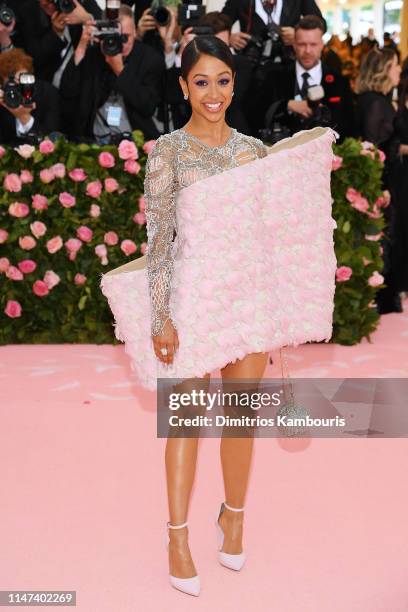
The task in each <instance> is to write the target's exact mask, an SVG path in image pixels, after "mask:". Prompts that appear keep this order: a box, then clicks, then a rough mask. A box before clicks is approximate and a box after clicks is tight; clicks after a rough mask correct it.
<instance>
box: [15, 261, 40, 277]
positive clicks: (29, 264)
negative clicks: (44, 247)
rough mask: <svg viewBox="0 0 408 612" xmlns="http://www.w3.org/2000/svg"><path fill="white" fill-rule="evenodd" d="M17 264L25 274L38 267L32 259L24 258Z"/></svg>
mask: <svg viewBox="0 0 408 612" xmlns="http://www.w3.org/2000/svg"><path fill="white" fill-rule="evenodd" d="M17 265H18V267H19V270H21V272H23V274H31V272H34V270H35V269H36V267H37V264H36V263H35V261H33V260H32V259H23V261H20V262H19V263H18V264H17Z"/></svg>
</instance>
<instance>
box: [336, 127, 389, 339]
mask: <svg viewBox="0 0 408 612" xmlns="http://www.w3.org/2000/svg"><path fill="white" fill-rule="evenodd" d="M366 147H368V145H364V146H363V145H362V143H361V142H359V141H357V140H355V139H352V138H347V139H346V140H345V141H344V142H343V143H342V144H341V145H335V146H334V152H335V154H336V155H337V156H339V157H340V158H342V162H341V166H340V168H339V169H337V170H335V171H333V172H332V181H331V189H332V196H333V217H334V219H335V220H336V222H337V228H336V229H335V231H334V242H335V251H336V258H337V266H338V268H340V267H341V266H346V267H348V268H351V270H352V275H351V277H350V278H349V280H347V281H342V282H341V281H337V283H336V294H335V309H334V320H333V336H332V342H336V343H338V344H346V345H353V344H357V343H359V342H360V341H361V340H362V338H367V339H368V340H369V341H371V340H370V334H371V333H372V332H373V331H374V330H375V329H376V327H377V325H378V321H379V315H378V313H377V310H376V308H375V305H374V303H373V299H374V296H375V294H376V292H377V291H378V288H379V287H383V286H384V284H381V285H379V287H372V286H370V284H369V283H368V279H369V278H370V277H371V276H372V274H373V273H374V272H379V273H380V272H381V271H382V269H383V259H382V255H381V250H382V249H381V246H380V241H379V240H368V239H367V238H366V236H370V235H371V236H376V237H378V235H379V234H380V233H381V231H382V229H383V228H384V225H385V222H384V217H383V213H382V208H381V205H382V200H381V198H382V195H383V192H382V190H381V175H382V171H383V164H382V162H381V161H380V159H379V153H378V151H377V150H376V149H375V148H374V147H369V148H366ZM339 161H340V160H339ZM350 188H351V189H354V190H355V191H356V192H358V194H357V195H356V194H355V192H353V191H351V192H350V191H349V189H350ZM347 195H348V196H349V199H355V198H357V200H358V199H359V198H360V196H361V198H365V200H366V201H367V202H368V204H369V208H368V209H367V211H365V212H364V211H361V210H358V209H356V208H355V207H353V206H352V204H351V202H350V201H349V199H348V198H347ZM379 198H380V199H379ZM361 202H363V207H364V200H361V199H360V203H361ZM369 213H371V214H373V213H374V214H375V215H378V217H377V218H375V217H370V216H369ZM363 258H365V260H364V259H363ZM368 262H369V263H368ZM365 264H367V265H365Z"/></svg>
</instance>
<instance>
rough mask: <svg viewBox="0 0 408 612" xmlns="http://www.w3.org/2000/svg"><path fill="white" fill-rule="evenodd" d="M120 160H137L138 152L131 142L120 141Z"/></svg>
mask: <svg viewBox="0 0 408 612" xmlns="http://www.w3.org/2000/svg"><path fill="white" fill-rule="evenodd" d="M118 151H119V157H120V159H137V158H138V157H139V152H138V150H137V147H136V145H135V143H134V142H133V141H132V140H122V142H121V143H120V144H119V147H118Z"/></svg>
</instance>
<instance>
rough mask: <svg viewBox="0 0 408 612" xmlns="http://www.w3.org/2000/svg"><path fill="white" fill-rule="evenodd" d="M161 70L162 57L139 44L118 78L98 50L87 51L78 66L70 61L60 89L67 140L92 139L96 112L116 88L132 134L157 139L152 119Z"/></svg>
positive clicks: (160, 81) (159, 85) (137, 42)
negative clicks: (66, 127) (67, 134)
mask: <svg viewBox="0 0 408 612" xmlns="http://www.w3.org/2000/svg"><path fill="white" fill-rule="evenodd" d="M164 70H165V63H164V59H163V58H162V57H161V55H160V54H159V53H158V52H157V51H155V50H154V49H152V48H151V47H148V46H147V45H145V44H143V43H142V42H140V41H138V40H136V41H135V44H134V46H133V49H132V51H131V53H130V55H129V56H128V58H127V61H126V63H125V67H124V69H123V71H122V72H121V74H120V75H119V76H118V77H116V76H115V74H114V73H113V72H112V70H111V69H110V67H109V66H108V65H107V63H106V61H105V58H104V56H103V55H102V53H101V51H100V50H99V48H98V47H89V48H88V50H87V53H86V55H85V57H84V59H83V60H82V62H80V64H79V65H78V66H75V62H74V58H73V57H72V58H71V60H70V61H69V62H68V64H67V67H66V69H65V70H64V74H63V76H62V80H61V87H60V92H61V96H62V99H63V105H64V109H65V113H64V114H65V115H67V114H68V111H67V109H70V111H71V114H70V121H69V126H70V129H69V136H71V137H74V138H81V137H86V138H92V137H93V124H94V120H95V116H96V112H97V110H98V108H100V106H101V105H102V104H103V103H104V102H105V101H106V100H107V98H108V96H109V94H110V93H111V91H112V90H113V89H114V88H115V89H116V90H117V92H118V93H119V94H121V95H122V96H123V98H124V101H125V105H126V112H127V115H128V118H129V122H130V124H131V127H132V130H136V129H139V130H141V131H142V132H143V133H144V135H145V138H146V139H148V140H149V139H156V138H158V137H159V135H160V132H159V131H158V130H157V128H156V126H155V124H154V122H153V120H152V115H153V114H154V111H155V109H156V107H157V105H158V104H159V102H160V100H161V96H162V86H163V74H164Z"/></svg>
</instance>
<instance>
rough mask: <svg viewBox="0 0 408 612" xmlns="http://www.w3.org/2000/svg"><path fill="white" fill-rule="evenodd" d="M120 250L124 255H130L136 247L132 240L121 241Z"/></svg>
mask: <svg viewBox="0 0 408 612" xmlns="http://www.w3.org/2000/svg"><path fill="white" fill-rule="evenodd" d="M120 248H121V250H122V251H123V252H124V254H125V255H132V253H134V252H135V251H136V249H137V246H136V245H135V243H134V242H133V240H122V242H121V243H120Z"/></svg>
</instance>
